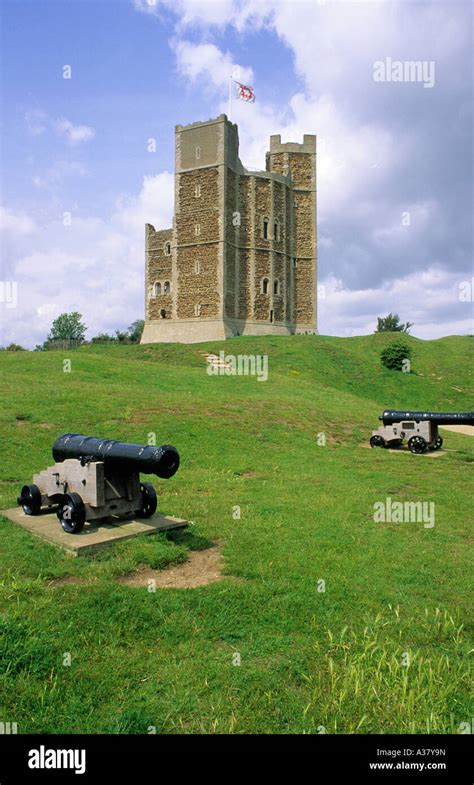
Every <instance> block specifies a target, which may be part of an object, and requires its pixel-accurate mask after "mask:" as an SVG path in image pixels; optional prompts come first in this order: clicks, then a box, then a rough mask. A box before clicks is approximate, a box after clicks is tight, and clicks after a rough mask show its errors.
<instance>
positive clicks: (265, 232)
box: [263, 218, 268, 240]
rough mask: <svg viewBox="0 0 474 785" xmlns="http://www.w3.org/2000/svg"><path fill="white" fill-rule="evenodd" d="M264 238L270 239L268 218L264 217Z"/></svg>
mask: <svg viewBox="0 0 474 785" xmlns="http://www.w3.org/2000/svg"><path fill="white" fill-rule="evenodd" d="M263 239H264V240H268V218H264V219H263Z"/></svg>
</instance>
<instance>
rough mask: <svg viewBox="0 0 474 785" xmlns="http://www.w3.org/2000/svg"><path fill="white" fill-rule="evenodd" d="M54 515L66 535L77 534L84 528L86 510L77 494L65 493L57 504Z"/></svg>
mask: <svg viewBox="0 0 474 785" xmlns="http://www.w3.org/2000/svg"><path fill="white" fill-rule="evenodd" d="M56 514H57V516H58V518H59V523H60V524H61V526H62V527H63V529H64V531H65V532H66V533H67V534H79V532H80V531H82V529H83V528H84V523H85V520H86V508H85V507H84V502H83V501H82V499H81V497H80V496H79V494H78V493H66V494H65V495H64V496H63V497H62V499H61V501H60V502H59V508H58V511H57V513H56Z"/></svg>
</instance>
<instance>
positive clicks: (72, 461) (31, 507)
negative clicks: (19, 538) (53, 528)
mask: <svg viewBox="0 0 474 785" xmlns="http://www.w3.org/2000/svg"><path fill="white" fill-rule="evenodd" d="M52 452H53V458H54V460H55V461H56V463H55V464H54V466H50V467H49V468H48V469H45V470H44V471H42V472H39V473H38V474H35V475H34V476H33V482H32V484H31V485H24V486H23V488H22V489H21V494H20V496H19V497H18V504H20V505H21V506H22V507H23V510H24V511H25V513H26V514H27V515H38V514H39V513H40V512H41V510H42V509H43V508H44V507H46V508H53V507H54V508H55V509H56V512H57V516H58V518H59V522H60V523H61V526H62V527H63V529H64V531H65V532H68V533H69V534H77V533H78V532H80V531H81V530H82V529H83V527H84V523H85V521H86V520H87V521H93V520H96V519H101V518H108V517H110V516H115V515H118V516H123V515H128V514H129V513H133V514H135V515H137V516H139V517H142V518H148V517H150V516H151V515H153V513H154V512H155V510H156V507H157V495H156V491H155V489H154V487H153V485H151V483H148V482H141V481H140V472H142V473H144V474H155V475H157V476H158V477H161V478H163V479H168V478H169V477H172V476H173V475H174V474H175V473H176V472H177V470H178V468H179V453H178V451H177V450H176V448H175V447H172V446H171V445H169V444H164V445H161V446H160V447H155V446H144V445H141V444H127V443H125V442H117V441H114V440H113V439H96V438H94V437H92V436H82V435H81V434H77V433H65V434H63V435H62V436H59V437H58V438H57V439H56V441H55V442H54V444H53V448H52Z"/></svg>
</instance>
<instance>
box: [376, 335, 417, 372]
mask: <svg viewBox="0 0 474 785" xmlns="http://www.w3.org/2000/svg"><path fill="white" fill-rule="evenodd" d="M412 354H413V352H412V350H411V347H410V346H408V344H406V343H405V342H404V341H392V343H389V345H388V346H386V347H385V349H384V350H383V351H382V352H381V353H380V359H381V361H382V364H383V365H385V367H386V368H389V369H390V370H394V371H408V372H409V370H410V360H411V357H412Z"/></svg>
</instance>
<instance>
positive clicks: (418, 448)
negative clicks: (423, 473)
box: [408, 436, 428, 455]
mask: <svg viewBox="0 0 474 785" xmlns="http://www.w3.org/2000/svg"><path fill="white" fill-rule="evenodd" d="M427 446H428V445H427V443H426V439H423V436H412V437H411V439H409V440H408V448H409V449H410V451H411V452H412V453H415V455H421V453H423V452H425V451H426V448H427Z"/></svg>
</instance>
